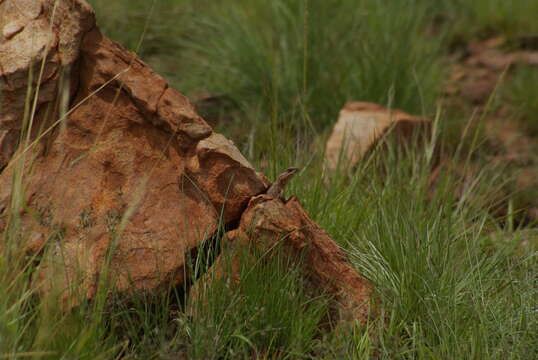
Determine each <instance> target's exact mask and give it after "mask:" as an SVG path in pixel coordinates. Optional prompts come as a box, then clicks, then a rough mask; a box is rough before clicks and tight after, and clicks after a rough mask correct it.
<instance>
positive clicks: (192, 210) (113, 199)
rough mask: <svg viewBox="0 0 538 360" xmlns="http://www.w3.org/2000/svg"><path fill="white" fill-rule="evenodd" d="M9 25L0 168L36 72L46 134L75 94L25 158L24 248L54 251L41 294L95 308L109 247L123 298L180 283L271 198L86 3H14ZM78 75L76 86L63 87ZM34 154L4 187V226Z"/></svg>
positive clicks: (5, 10) (5, 25)
mask: <svg viewBox="0 0 538 360" xmlns="http://www.w3.org/2000/svg"><path fill="white" fill-rule="evenodd" d="M55 3H57V4H58V5H57V7H56V8H54V6H53V5H54V4H55ZM21 9H22V10H23V11H22V15H20V16H19V15H18V14H19V12H20V11H21ZM0 14H2V15H1V16H2V17H1V21H0V25H1V28H2V29H3V34H4V38H3V39H2V43H1V44H0V64H1V65H0V71H1V72H2V77H1V79H2V80H0V81H1V87H0V90H1V93H2V113H1V115H0V126H1V129H2V130H1V131H2V132H0V145H1V147H2V157H0V159H2V160H3V161H4V162H7V161H8V160H9V159H10V158H11V155H12V153H13V152H14V151H15V148H16V140H17V136H14V135H13V134H17V135H18V133H19V132H20V130H21V128H22V124H23V113H24V99H25V92H26V91H27V87H28V80H27V79H28V71H29V69H30V68H31V67H32V66H36V64H39V61H40V60H41V59H46V60H45V75H44V76H43V77H42V78H41V79H40V84H41V89H40V92H39V95H38V102H37V105H38V106H37V112H36V117H35V125H34V128H35V129H38V128H40V127H41V126H45V127H46V126H47V122H48V123H50V122H51V121H50V120H49V119H46V118H45V116H44V114H45V113H46V114H49V115H50V114H53V115H52V116H51V119H53V120H55V119H57V118H58V117H59V114H58V104H57V103H58V98H59V97H61V96H60V94H66V92H65V90H64V89H63V87H62V86H63V85H65V84H69V85H70V87H69V90H68V91H67V94H68V95H69V98H68V99H69V104H70V105H71V110H70V113H69V115H68V116H67V118H66V119H65V122H63V123H62V124H61V125H60V126H57V127H56V128H54V130H53V131H51V132H50V133H49V134H48V135H47V136H46V137H44V138H43V140H42V141H40V142H39V143H38V144H37V145H36V146H35V147H33V148H32V149H31V150H30V151H28V152H26V154H25V155H26V159H27V166H26V168H27V171H28V173H27V174H26V175H25V181H24V182H25V184H26V193H25V198H26V201H27V203H26V206H25V208H24V209H23V212H22V223H23V230H24V236H23V238H25V239H28V243H27V244H26V248H27V250H28V251H29V252H32V253H36V252H39V251H41V250H42V249H43V248H44V246H45V244H48V246H47V247H46V249H47V250H46V251H45V254H44V255H43V258H42V260H41V265H40V270H39V271H38V275H37V277H36V278H37V279H39V281H40V282H41V283H42V285H43V286H42V289H44V290H47V289H50V287H51V286H52V284H54V287H55V288H56V289H57V290H59V291H65V289H67V288H68V287H77V285H80V286H78V289H80V290H81V292H82V296H84V297H89V298H91V297H92V296H93V295H94V293H95V291H96V286H97V282H98V279H99V276H100V273H101V271H102V270H101V269H102V265H103V264H104V263H105V260H106V258H107V253H108V252H109V250H111V249H113V250H114V252H113V255H112V257H111V259H110V268H111V271H110V273H111V274H112V276H113V280H114V281H115V284H116V287H117V289H118V290H119V291H125V290H137V289H152V288H155V287H158V286H159V285H161V284H164V283H168V282H169V281H172V282H175V283H178V282H181V280H182V278H183V274H184V271H185V269H184V256H185V254H186V253H188V251H189V250H190V249H192V248H193V247H196V246H197V245H198V244H200V243H201V242H202V241H204V240H205V239H206V238H208V237H210V236H212V235H213V234H214V233H215V231H216V229H217V226H218V222H219V219H220V218H221V214H222V217H223V219H224V221H230V220H233V219H238V218H239V216H240V214H241V211H242V210H243V209H244V208H245V207H246V204H247V202H248V200H249V199H250V197H251V196H254V195H256V194H259V193H261V192H263V191H264V190H265V188H266V187H267V183H266V180H265V179H264V177H263V176H260V175H258V174H256V172H255V171H254V169H253V168H252V166H251V165H250V164H249V163H248V162H247V161H246V160H245V159H244V158H243V157H242V155H241V154H240V153H239V151H238V150H237V149H236V148H235V147H234V145H233V143H231V142H230V141H228V140H227V139H225V138H224V137H223V136H221V135H219V134H215V133H213V132H212V130H211V128H210V127H209V126H208V125H207V124H206V123H205V121H204V120H203V119H202V118H200V117H199V116H198V115H197V114H196V113H195V111H194V110H193V107H192V106H191V104H190V103H189V101H188V100H187V99H186V98H185V97H184V96H183V95H181V94H179V93H178V92H177V91H175V90H173V89H171V88H169V87H168V85H167V83H166V82H165V80H164V79H162V78H161V77H160V76H158V75H157V74H155V73H154V72H153V70H152V69H150V68H149V67H148V66H147V65H145V64H144V63H143V62H141V61H140V60H139V59H138V58H137V57H136V55H135V54H133V53H130V52H129V51H127V50H126V49H125V48H123V47H122V46H120V45H119V44H117V43H115V42H113V41H110V40H109V39H107V38H105V37H103V36H102V35H101V34H100V33H99V31H98V29H97V28H96V27H95V22H94V15H93V12H92V10H91V8H90V7H89V6H88V5H87V4H86V3H85V2H84V1H82V0H76V1H71V0H69V1H67V0H65V1H57V2H56V1H54V0H39V1H38V0H33V1H30V0H28V1H26V0H25V1H20V0H6V1H4V2H2V3H0ZM14 21H16V22H17V23H15V24H14V23H13V22H14ZM19 23H20V24H22V25H19ZM20 26H22V29H18V27H20ZM16 28H17V29H16ZM68 68H70V73H71V79H70V81H68V82H66V81H61V77H62V74H64V77H65V73H66V72H65V70H67V69H68ZM23 150H25V149H23V147H22V146H21V148H19V150H18V152H17V153H16V154H17V155H16V156H14V157H13V158H12V159H11V162H10V163H9V165H8V166H7V168H6V169H4V171H3V172H2V173H1V175H0V218H3V219H1V221H0V227H2V226H5V224H6V223H7V220H6V218H7V212H8V211H7V210H6V209H7V208H9V203H10V199H11V195H12V194H11V181H12V175H13V172H14V171H15V169H16V168H17V167H16V166H14V165H15V163H16V162H17V161H20V159H22V158H23V157H22V156H21V154H22V153H23ZM30 154H32V156H30ZM29 159H34V161H33V163H32V164H31V165H32V166H30V160H29ZM30 169H31V171H30ZM126 212H129V213H130V216H129V219H128V221H126V222H124V225H125V226H124V227H123V225H122V217H123V216H124V215H125V214H126ZM2 224H3V225H2ZM1 230H2V229H0V231H1ZM120 231H121V236H117V235H118V232H120Z"/></svg>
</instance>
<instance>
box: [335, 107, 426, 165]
mask: <svg viewBox="0 0 538 360" xmlns="http://www.w3.org/2000/svg"><path fill="white" fill-rule="evenodd" d="M427 124H429V120H427V119H424V118H421V117H417V116H412V115H409V114H406V113H405V112H403V111H400V110H394V109H386V108H384V107H382V106H380V105H378V104H374V103H368V102H350V103H347V104H346V105H345V106H344V108H343V109H342V110H341V111H340V116H339V118H338V121H337V122H336V124H335V125H334V127H333V130H332V133H331V135H330V137H329V139H328V140H327V144H326V147H325V166H326V169H327V170H329V171H334V170H335V169H336V168H337V166H338V164H339V162H340V161H341V165H342V166H344V167H345V168H351V167H353V166H355V165H356V164H357V163H358V162H359V160H360V159H361V158H362V157H363V156H364V155H365V154H366V153H367V152H368V151H369V150H370V149H371V148H372V147H373V146H374V144H375V143H376V141H377V140H379V139H380V138H381V137H382V136H383V135H384V134H385V133H386V132H387V131H388V130H389V129H390V128H391V127H392V126H395V131H396V132H397V133H398V134H400V135H402V136H406V137H408V136H409V135H410V134H411V133H412V132H413V131H414V130H416V129H418V128H420V127H421V126H422V127H423V126H424V125H427Z"/></svg>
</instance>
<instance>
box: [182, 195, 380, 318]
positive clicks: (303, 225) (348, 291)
mask: <svg viewBox="0 0 538 360" xmlns="http://www.w3.org/2000/svg"><path fill="white" fill-rule="evenodd" d="M277 245H280V246H282V247H283V249H284V253H286V254H289V256H290V257H291V258H292V261H299V260H300V261H302V271H303V274H304V276H305V279H306V280H307V283H309V285H310V286H309V289H307V290H308V291H307V293H310V294H313V295H314V296H319V295H322V294H326V295H329V296H331V299H332V300H333V309H334V310H336V313H337V316H338V318H339V319H340V320H358V321H359V322H360V323H361V324H366V323H367V321H368V318H369V316H371V315H372V314H371V311H370V310H371V309H370V308H371V303H370V300H371V295H372V285H371V283H370V282H369V281H368V280H366V279H364V278H363V277H361V276H360V275H359V274H358V273H357V272H356V271H355V269H354V268H353V267H352V266H351V265H350V264H349V263H348V261H347V259H346V256H345V253H344V251H343V250H342V249H341V248H340V247H339V246H338V245H337V244H336V243H335V242H334V241H333V240H332V239H331V238H330V236H329V235H328V234H327V233H326V232H325V231H324V230H323V229H322V228H320V227H319V226H318V225H317V224H316V223H315V222H314V221H312V219H310V217H309V216H308V215H307V213H306V212H305V211H304V209H303V207H302V206H301V204H300V203H299V201H298V200H297V198H295V197H292V198H290V199H289V200H288V201H286V202H283V201H281V200H279V199H274V198H273V197H271V196H269V195H259V196H257V197H254V198H252V200H250V202H249V204H248V208H247V209H246V210H245V212H244V213H243V215H242V216H241V220H240V223H239V227H238V228H237V229H235V230H233V231H230V232H228V233H227V234H226V236H225V243H224V247H225V251H227V252H229V251H232V250H231V249H234V248H235V249H237V248H241V249H254V248H255V249H257V250H259V251H258V253H260V252H261V253H271V250H272V249H275V248H276V247H277ZM222 256H223V255H221V257H220V258H219V259H217V262H216V265H215V266H214V267H213V269H212V272H211V273H208V274H206V276H205V277H204V278H202V280H200V281H199V282H198V283H197V284H196V286H195V287H194V288H193V291H192V293H191V294H192V295H191V301H196V300H197V299H198V298H199V297H200V296H201V295H202V291H203V287H204V286H207V283H208V282H209V281H211V280H214V279H215V278H217V279H218V278H221V277H222V276H229V275H232V276H233V278H234V279H235V281H241V279H240V278H237V271H236V274H226V273H225V272H224V271H225V270H224V269H225V268H226V267H225V266H224V264H225V262H224V260H223V259H222ZM240 259H241V257H240V256H238V257H236V258H235V259H234V260H233V261H234V263H233V264H232V267H233V268H235V269H238V265H239V264H238V263H237V262H238V261H241V260H240ZM193 299H194V300H193Z"/></svg>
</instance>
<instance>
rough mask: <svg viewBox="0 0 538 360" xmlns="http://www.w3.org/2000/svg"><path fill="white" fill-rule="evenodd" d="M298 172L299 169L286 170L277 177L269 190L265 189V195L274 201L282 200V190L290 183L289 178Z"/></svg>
mask: <svg viewBox="0 0 538 360" xmlns="http://www.w3.org/2000/svg"><path fill="white" fill-rule="evenodd" d="M299 170H300V169H299V168H295V167H290V168H288V169H286V170H285V171H284V172H283V173H282V174H280V175H278V177H277V179H276V181H275V182H274V183H273V185H271V186H269V189H267V192H266V194H267V195H271V196H272V197H273V198H275V199H281V200H284V199H283V198H282V195H283V194H284V188H285V187H286V185H287V184H288V183H289V182H290V180H291V178H292V177H293V176H294V175H295V174H297V173H298V172H299Z"/></svg>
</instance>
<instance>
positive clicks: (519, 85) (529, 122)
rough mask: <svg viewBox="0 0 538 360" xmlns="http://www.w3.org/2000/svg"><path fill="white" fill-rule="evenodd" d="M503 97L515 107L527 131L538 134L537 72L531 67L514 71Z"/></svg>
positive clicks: (517, 115)
mask: <svg viewBox="0 0 538 360" xmlns="http://www.w3.org/2000/svg"><path fill="white" fill-rule="evenodd" d="M505 98H506V99H507V100H508V102H509V103H510V104H512V105H513V106H514V107H515V113H516V117H517V118H519V119H520V122H522V123H523V126H524V127H525V128H526V129H527V130H528V133H529V134H531V135H533V136H538V72H536V69H534V68H532V67H522V68H518V69H516V72H515V74H514V76H513V77H512V79H511V80H510V83H509V84H508V85H507V86H506V89H505Z"/></svg>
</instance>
